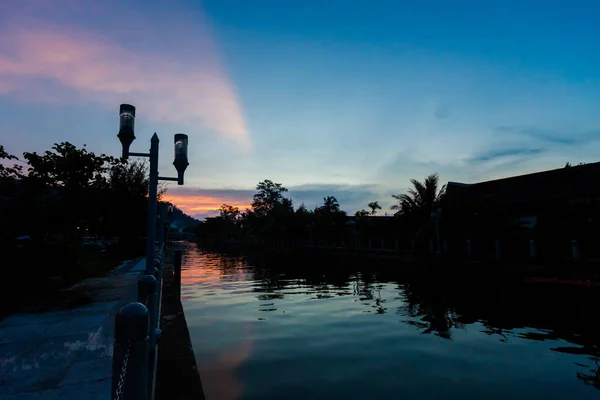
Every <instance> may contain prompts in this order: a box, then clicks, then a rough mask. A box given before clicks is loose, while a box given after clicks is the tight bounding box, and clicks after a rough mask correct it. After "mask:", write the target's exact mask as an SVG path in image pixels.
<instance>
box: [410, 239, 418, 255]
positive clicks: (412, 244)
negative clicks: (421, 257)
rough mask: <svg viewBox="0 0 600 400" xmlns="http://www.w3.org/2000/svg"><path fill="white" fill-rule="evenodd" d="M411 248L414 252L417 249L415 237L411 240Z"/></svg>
mask: <svg viewBox="0 0 600 400" xmlns="http://www.w3.org/2000/svg"><path fill="white" fill-rule="evenodd" d="M410 250H411V251H412V252H413V253H414V252H415V251H417V243H416V242H415V239H412V240H411V241H410Z"/></svg>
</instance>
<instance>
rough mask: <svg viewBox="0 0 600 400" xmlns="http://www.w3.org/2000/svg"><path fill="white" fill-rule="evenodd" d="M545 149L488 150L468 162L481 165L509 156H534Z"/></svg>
mask: <svg viewBox="0 0 600 400" xmlns="http://www.w3.org/2000/svg"><path fill="white" fill-rule="evenodd" d="M544 151H545V149H505V150H490V151H487V152H485V153H482V154H478V155H476V156H474V157H473V158H471V159H470V160H469V162H470V163H482V162H487V161H493V160H496V159H498V158H504V157H511V156H522V157H527V156H535V155H537V154H541V153H543V152H544Z"/></svg>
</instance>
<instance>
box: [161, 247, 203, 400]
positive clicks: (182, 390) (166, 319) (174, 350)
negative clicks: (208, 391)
mask: <svg viewBox="0 0 600 400" xmlns="http://www.w3.org/2000/svg"><path fill="white" fill-rule="evenodd" d="M171 256H172V254H171V251H170V250H169V252H168V253H167V257H165V266H164V276H163V288H162V290H163V294H162V302H161V315H160V329H162V337H161V339H160V342H159V343H158V361H157V370H156V387H155V392H154V393H155V399H157V400H161V399H165V400H167V399H184V400H186V399H190V400H192V399H194V400H203V399H205V396H204V389H203V387H202V381H201V379H200V374H199V372H198V367H197V365H196V356H195V355H194V349H193V348H192V341H191V338H190V332H189V329H188V326H187V322H186V320H185V313H184V311H183V305H182V304H181V301H180V300H179V299H178V297H177V293H176V292H175V291H176V290H177V286H176V285H175V282H174V273H173V263H172V260H171Z"/></svg>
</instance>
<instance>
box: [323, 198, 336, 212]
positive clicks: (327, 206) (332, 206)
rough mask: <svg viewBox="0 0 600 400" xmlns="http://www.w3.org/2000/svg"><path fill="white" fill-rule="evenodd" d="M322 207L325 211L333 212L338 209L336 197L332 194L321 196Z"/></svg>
mask: <svg viewBox="0 0 600 400" xmlns="http://www.w3.org/2000/svg"><path fill="white" fill-rule="evenodd" d="M322 209H323V211H325V212H330V213H335V212H338V211H340V204H339V203H338V201H337V199H336V198H335V197H333V196H327V197H323V206H322Z"/></svg>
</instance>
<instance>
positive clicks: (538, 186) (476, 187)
mask: <svg viewBox="0 0 600 400" xmlns="http://www.w3.org/2000/svg"><path fill="white" fill-rule="evenodd" d="M598 196H600V162H596V163H590V164H584V165H576V166H571V167H567V168H560V169H553V170H549V171H542V172H535V173H532V174H526V175H518V176H511V177H508V178H503V179H495V180H491V181H485V182H479V183H474V184H465V183H459V182H449V183H448V185H447V188H446V194H445V196H444V200H443V202H444V203H445V204H446V205H453V204H456V203H465V202H500V203H526V202H540V201H554V200H561V199H574V198H588V197H598Z"/></svg>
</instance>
